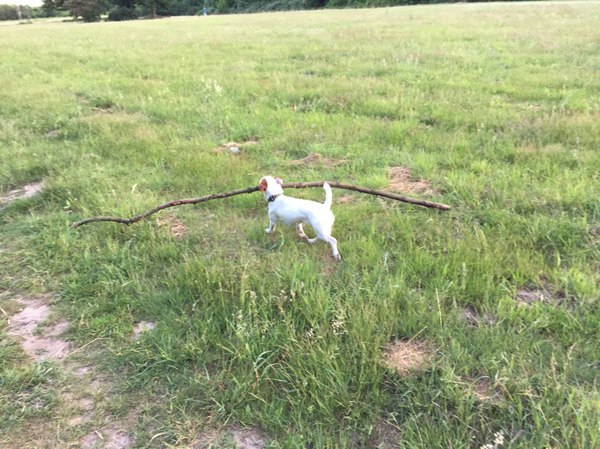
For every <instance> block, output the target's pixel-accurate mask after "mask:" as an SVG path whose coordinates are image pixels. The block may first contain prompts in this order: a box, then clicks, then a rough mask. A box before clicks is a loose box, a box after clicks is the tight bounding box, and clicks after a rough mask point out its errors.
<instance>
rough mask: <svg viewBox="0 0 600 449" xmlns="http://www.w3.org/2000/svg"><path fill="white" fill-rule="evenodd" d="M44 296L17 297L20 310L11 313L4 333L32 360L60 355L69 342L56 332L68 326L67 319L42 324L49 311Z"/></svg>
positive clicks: (66, 350)
mask: <svg viewBox="0 0 600 449" xmlns="http://www.w3.org/2000/svg"><path fill="white" fill-rule="evenodd" d="M48 301H49V300H48V298H47V297H39V298H20V299H18V300H17V304H18V305H19V306H20V307H21V310H20V311H19V312H18V313H17V314H15V315H13V316H12V317H11V318H10V320H9V324H8V335H9V336H11V337H13V338H15V339H16V340H18V341H20V343H21V346H22V347H23V350H24V351H25V352H26V353H27V354H28V355H29V356H30V357H32V358H33V359H34V360H36V361H42V360H47V359H62V358H63V357H65V356H66V355H67V354H68V352H69V348H70V345H69V343H68V342H67V341H65V340H63V339H62V338H60V336H61V335H62V334H63V333H64V332H65V331H66V330H67V329H68V328H69V323H68V322H67V321H64V320H63V321H59V322H58V323H56V324H53V325H51V326H42V323H43V322H44V321H46V320H47V319H48V317H49V315H50V306H49V305H48Z"/></svg>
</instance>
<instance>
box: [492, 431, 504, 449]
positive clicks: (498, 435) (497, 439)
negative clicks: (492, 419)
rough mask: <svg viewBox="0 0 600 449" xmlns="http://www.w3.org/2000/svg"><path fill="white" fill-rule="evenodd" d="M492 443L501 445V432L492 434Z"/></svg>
mask: <svg viewBox="0 0 600 449" xmlns="http://www.w3.org/2000/svg"><path fill="white" fill-rule="evenodd" d="M494 444H495V445H496V446H502V445H503V444H504V435H503V434H502V432H496V433H495V434H494Z"/></svg>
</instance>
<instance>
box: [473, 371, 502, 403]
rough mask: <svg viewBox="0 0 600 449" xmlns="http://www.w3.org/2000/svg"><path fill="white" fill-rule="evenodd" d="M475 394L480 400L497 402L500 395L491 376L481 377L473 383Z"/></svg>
mask: <svg viewBox="0 0 600 449" xmlns="http://www.w3.org/2000/svg"><path fill="white" fill-rule="evenodd" d="M473 394H474V395H475V399H477V401H478V402H491V403H497V402H499V400H500V396H499V394H498V392H497V391H496V388H495V387H494V384H493V383H492V381H491V380H490V378H489V377H480V378H478V379H476V380H475V382H474V384H473Z"/></svg>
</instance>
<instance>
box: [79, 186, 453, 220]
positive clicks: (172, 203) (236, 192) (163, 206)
mask: <svg viewBox="0 0 600 449" xmlns="http://www.w3.org/2000/svg"><path fill="white" fill-rule="evenodd" d="M324 182H325V181H315V182H289V183H284V184H283V188H287V189H304V188H307V187H323V183H324ZM327 183H328V184H329V185H330V186H331V187H333V188H336V189H345V190H353V191H355V192H361V193H367V194H369V195H375V196H381V197H383V198H388V199H391V200H396V201H401V202H403V203H409V204H415V205H418V206H423V207H430V208H434V209H440V210H449V209H450V206H447V205H446V204H441V203H434V202H433V201H426V200H419V199H415V198H409V197H406V196H402V195H396V194H395V193H390V192H383V191H380V190H374V189H369V188H367V187H357V186H353V185H350V184H342V183H340V182H336V181H327ZM258 190H259V189H258V186H254V187H248V188H245V189H238V190H233V191H231V192H225V193H215V194H212V195H205V196H201V197H199V198H187V199H181V200H174V201H169V202H168V203H163V204H161V205H159V206H156V207H155V208H154V209H150V210H148V211H146V212H143V213H141V214H139V215H135V216H133V217H131V218H121V217H90V218H86V219H84V220H80V221H76V222H75V223H73V224H72V225H71V227H72V228H77V227H79V226H83V225H85V224H88V223H97V222H100V221H112V222H115V223H121V224H126V225H130V224H133V223H137V222H138V221H141V220H143V219H144V218H147V217H149V216H150V215H153V214H155V213H157V212H160V211H161V210H163V209H168V208H170V207H175V206H181V205H184V204H198V203H204V202H206V201H210V200H217V199H222V198H229V197H230V196H235V195H242V194H244V193H253V192H256V191H258Z"/></svg>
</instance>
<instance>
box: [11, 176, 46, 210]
mask: <svg viewBox="0 0 600 449" xmlns="http://www.w3.org/2000/svg"><path fill="white" fill-rule="evenodd" d="M42 190H44V181H37V182H32V183H31V184H27V185H26V186H23V187H21V188H20V189H15V190H11V191H9V192H7V193H6V194H5V195H4V196H0V206H2V205H6V204H9V203H12V202H13V201H16V200H25V199H28V198H33V197H34V196H36V195H37V194H39V193H40V192H41V191H42Z"/></svg>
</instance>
